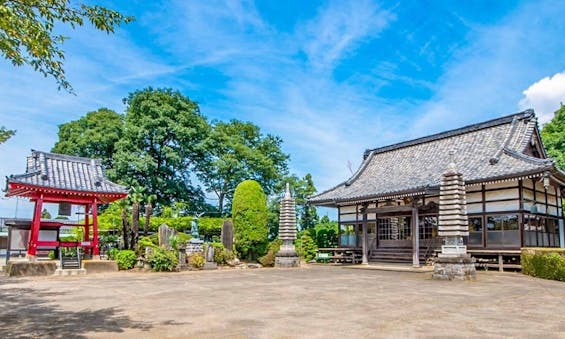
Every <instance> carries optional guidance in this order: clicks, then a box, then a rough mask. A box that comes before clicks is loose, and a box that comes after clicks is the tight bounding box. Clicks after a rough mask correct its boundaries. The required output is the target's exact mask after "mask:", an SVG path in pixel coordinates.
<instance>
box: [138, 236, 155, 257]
mask: <svg viewBox="0 0 565 339" xmlns="http://www.w3.org/2000/svg"><path fill="white" fill-rule="evenodd" d="M157 245H158V244H155V243H154V242H153V239H151V238H150V237H140V238H139V240H138V241H137V254H138V255H141V254H143V253H145V248H146V247H152V248H157V247H158V246H157Z"/></svg>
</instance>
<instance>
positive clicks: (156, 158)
mask: <svg viewBox="0 0 565 339" xmlns="http://www.w3.org/2000/svg"><path fill="white" fill-rule="evenodd" d="M124 101H125V103H126V104H127V110H126V117H125V130H124V135H123V137H122V138H121V139H120V140H119V141H118V143H117V145H116V152H115V154H114V168H113V169H112V170H111V171H109V173H111V175H112V177H113V178H117V180H119V181H121V182H123V183H125V184H126V185H128V186H132V187H133V186H143V187H145V189H146V191H147V192H152V193H153V194H155V195H156V197H157V199H156V202H157V203H159V204H165V205H168V204H170V203H172V202H174V201H186V202H189V203H190V204H191V206H192V208H193V209H194V210H197V209H198V207H199V206H200V205H203V204H204V199H203V193H202V191H201V190H200V189H199V188H198V187H194V186H193V185H192V184H191V180H190V175H191V169H193V168H194V167H195V164H196V163H197V162H198V161H200V160H201V159H202V158H203V150H202V147H201V141H202V140H203V139H204V138H205V137H206V135H207V133H208V124H207V122H206V120H205V119H204V117H203V116H202V115H201V114H200V110H199V108H198V105H197V104H196V103H195V102H193V101H191V100H190V99H189V98H187V97H185V96H184V95H182V94H181V93H180V92H178V91H173V90H171V89H152V88H147V89H144V90H141V91H136V92H133V93H131V94H130V95H129V96H128V97H127V98H126V99H125V100H124Z"/></svg>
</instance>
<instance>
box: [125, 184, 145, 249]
mask: <svg viewBox="0 0 565 339" xmlns="http://www.w3.org/2000/svg"><path fill="white" fill-rule="evenodd" d="M143 191H145V188H144V187H134V188H133V189H132V192H131V193H130V195H129V199H130V201H131V245H130V248H135V247H136V245H137V240H138V238H139V205H140V204H141V203H142V202H143V198H144V195H143Z"/></svg>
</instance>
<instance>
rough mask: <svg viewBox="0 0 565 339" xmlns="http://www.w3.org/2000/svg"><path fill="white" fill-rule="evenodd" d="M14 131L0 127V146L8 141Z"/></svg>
mask: <svg viewBox="0 0 565 339" xmlns="http://www.w3.org/2000/svg"><path fill="white" fill-rule="evenodd" d="M15 133H16V131H14V130H11V129H6V127H4V126H0V144H3V143H5V142H6V141H7V140H8V139H10V138H11V137H12V136H13V135H14V134H15Z"/></svg>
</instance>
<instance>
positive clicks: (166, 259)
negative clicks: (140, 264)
mask: <svg viewBox="0 0 565 339" xmlns="http://www.w3.org/2000/svg"><path fill="white" fill-rule="evenodd" d="M150 263H151V268H152V269H153V271H157V272H171V271H174V270H175V269H176V267H177V265H178V263H179V259H178V256H177V253H176V251H170V250H166V249H164V248H157V249H156V250H155V252H154V253H153V256H152V257H151V260H150Z"/></svg>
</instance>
